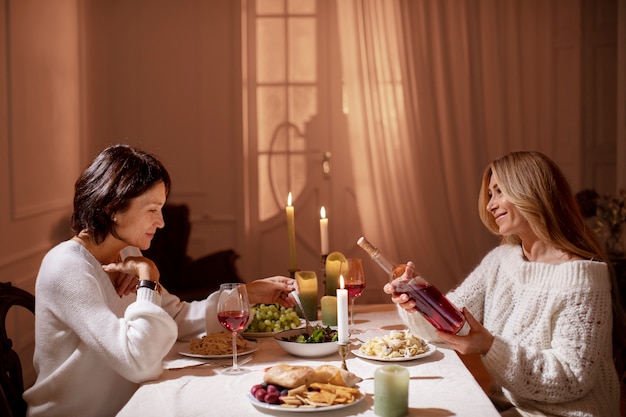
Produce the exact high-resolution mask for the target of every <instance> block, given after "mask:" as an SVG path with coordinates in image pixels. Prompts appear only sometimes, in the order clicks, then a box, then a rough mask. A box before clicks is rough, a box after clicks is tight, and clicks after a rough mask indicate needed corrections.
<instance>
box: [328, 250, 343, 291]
mask: <svg viewBox="0 0 626 417" xmlns="http://www.w3.org/2000/svg"><path fill="white" fill-rule="evenodd" d="M345 261H346V257H345V256H343V253H341V252H331V253H330V254H328V256H327V257H326V295H335V293H336V291H337V288H339V275H341V266H342V264H345Z"/></svg>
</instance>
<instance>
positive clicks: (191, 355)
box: [178, 342, 259, 359]
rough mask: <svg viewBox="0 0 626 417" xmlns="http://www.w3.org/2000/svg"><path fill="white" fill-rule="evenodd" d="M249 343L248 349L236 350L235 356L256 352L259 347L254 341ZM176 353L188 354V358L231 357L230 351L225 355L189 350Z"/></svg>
mask: <svg viewBox="0 0 626 417" xmlns="http://www.w3.org/2000/svg"><path fill="white" fill-rule="evenodd" d="M249 343H251V346H250V349H247V350H244V351H240V350H237V357H239V356H245V355H249V354H251V353H252V352H256V351H257V350H259V347H258V346H257V344H256V343H254V342H249ZM178 353H179V354H181V355H183V356H188V357H190V358H200V359H223V358H232V357H233V354H232V353H227V354H225V355H201V354H199V353H191V352H178Z"/></svg>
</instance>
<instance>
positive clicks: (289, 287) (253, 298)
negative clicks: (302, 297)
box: [246, 276, 298, 308]
mask: <svg viewBox="0 0 626 417" xmlns="http://www.w3.org/2000/svg"><path fill="white" fill-rule="evenodd" d="M246 289H247V291H248V298H249V301H250V304H259V303H264V304H273V303H278V304H280V305H281V306H283V307H287V308H289V307H293V306H295V305H296V300H295V299H294V298H293V296H292V295H291V291H294V290H295V291H296V292H298V283H297V282H296V280H295V279H293V278H288V277H281V276H276V277H269V278H263V279H257V280H256V281H252V282H249V283H247V284H246Z"/></svg>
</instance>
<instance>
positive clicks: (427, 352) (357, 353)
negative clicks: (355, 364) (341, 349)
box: [352, 343, 437, 362]
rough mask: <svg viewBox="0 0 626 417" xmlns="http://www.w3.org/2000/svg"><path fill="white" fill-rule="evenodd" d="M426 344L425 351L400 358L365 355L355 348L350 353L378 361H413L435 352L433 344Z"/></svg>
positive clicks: (435, 348) (435, 347)
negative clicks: (426, 348)
mask: <svg viewBox="0 0 626 417" xmlns="http://www.w3.org/2000/svg"><path fill="white" fill-rule="evenodd" d="M426 346H427V347H428V350H427V351H426V352H424V353H420V354H418V355H415V356H406V357H402V358H379V357H378V356H371V355H366V354H365V353H363V352H361V350H360V349H355V350H353V351H352V353H354V356H358V357H359V358H363V359H370V360H373V361H379V362H405V361H413V360H415V359H421V358H425V357H427V356H430V355H432V354H433V353H435V352H436V351H437V346H435V345H431V344H430V343H427V344H426Z"/></svg>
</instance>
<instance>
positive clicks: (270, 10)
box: [256, 0, 310, 14]
mask: <svg viewBox="0 0 626 417" xmlns="http://www.w3.org/2000/svg"><path fill="white" fill-rule="evenodd" d="M298 1H300V0H298ZM309 1H310V0H309ZM303 3H305V2H304V1H303ZM256 12H257V13H258V14H276V13H285V0H256Z"/></svg>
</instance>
